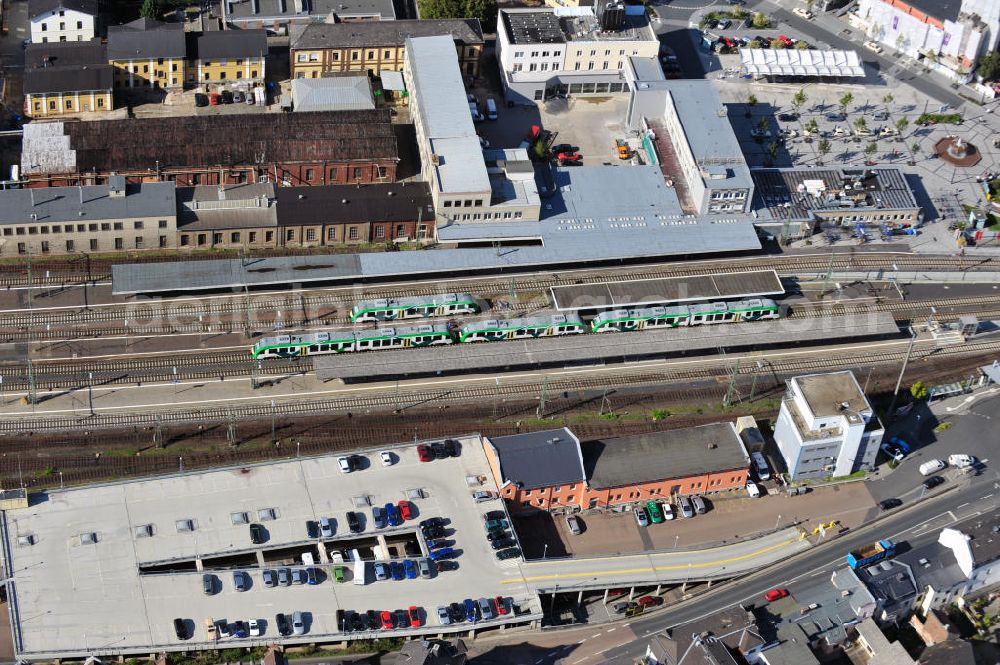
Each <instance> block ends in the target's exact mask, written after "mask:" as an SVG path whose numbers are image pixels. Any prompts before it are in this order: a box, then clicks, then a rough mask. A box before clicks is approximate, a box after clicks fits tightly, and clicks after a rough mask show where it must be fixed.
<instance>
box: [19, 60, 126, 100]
mask: <svg viewBox="0 0 1000 665" xmlns="http://www.w3.org/2000/svg"><path fill="white" fill-rule="evenodd" d="M113 87H114V68H113V67H112V66H111V65H64V66H61V67H37V68H34V69H25V70H24V92H25V94H29V95H40V94H46V93H59V92H90V91H98V92H103V91H110V90H111V89H112V88H113Z"/></svg>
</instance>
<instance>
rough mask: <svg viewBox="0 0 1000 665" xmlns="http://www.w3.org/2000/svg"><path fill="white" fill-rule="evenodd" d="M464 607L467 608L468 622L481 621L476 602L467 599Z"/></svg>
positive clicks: (466, 616) (466, 617)
mask: <svg viewBox="0 0 1000 665" xmlns="http://www.w3.org/2000/svg"><path fill="white" fill-rule="evenodd" d="M463 605H464V606H465V620H466V621H476V620H478V619H479V606H478V605H476V601H474V600H472V599H471V598H466V599H465V602H464V603H463Z"/></svg>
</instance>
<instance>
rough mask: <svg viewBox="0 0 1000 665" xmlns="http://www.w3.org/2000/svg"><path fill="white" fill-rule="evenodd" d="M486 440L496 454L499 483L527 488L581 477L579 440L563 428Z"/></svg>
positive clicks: (582, 474)
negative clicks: (499, 475)
mask: <svg viewBox="0 0 1000 665" xmlns="http://www.w3.org/2000/svg"><path fill="white" fill-rule="evenodd" d="M487 440H488V441H489V442H490V445H492V446H493V449H494V450H495V451H496V453H497V459H498V460H499V462H500V474H501V476H502V482H503V483H508V482H510V483H513V484H515V485H517V486H518V487H520V488H521V489H525V490H531V489H538V488H540V487H557V486H559V485H569V484H572V483H579V482H583V479H584V478H585V476H584V472H583V458H582V457H581V455H580V441H579V440H578V439H577V438H576V436H575V435H574V434H573V432H571V431H569V429H567V428H565V427H563V428H562V429H551V430H543V431H541V432H530V433H526V434H514V435H511V436H498V437H496V438H491V439H487Z"/></svg>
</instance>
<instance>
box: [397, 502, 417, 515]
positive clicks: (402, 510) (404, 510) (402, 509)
mask: <svg viewBox="0 0 1000 665" xmlns="http://www.w3.org/2000/svg"><path fill="white" fill-rule="evenodd" d="M396 507H397V508H399V516H400V517H402V518H403V519H404V520H412V519H413V509H412V508H410V502H409V501H407V500H406V499H402V500H400V502H399V503H397V504H396Z"/></svg>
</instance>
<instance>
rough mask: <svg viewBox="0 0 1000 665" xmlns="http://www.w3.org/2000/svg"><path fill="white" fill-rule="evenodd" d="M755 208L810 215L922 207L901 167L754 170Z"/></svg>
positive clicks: (780, 215)
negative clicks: (918, 204) (919, 205)
mask: <svg viewBox="0 0 1000 665" xmlns="http://www.w3.org/2000/svg"><path fill="white" fill-rule="evenodd" d="M751 174H752V176H753V181H754V185H755V186H756V189H755V192H754V199H755V200H754V206H753V207H754V209H755V210H759V209H760V208H766V209H767V212H768V213H769V214H770V215H771V216H772V217H774V218H775V219H781V220H810V219H813V215H814V214H815V213H823V212H826V213H850V212H851V211H852V210H856V209H867V210H872V209H876V210H885V211H887V212H888V211H891V210H914V211H915V210H917V208H918V206H917V201H916V199H915V198H914V196H913V192H912V190H911V189H910V187H909V185H908V184H907V182H906V176H905V175H904V173H903V172H902V171H901V170H900V169H896V168H874V169H872V168H864V169H858V168H854V169H845V168H808V169H798V168H788V169H753V170H752V171H751Z"/></svg>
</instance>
